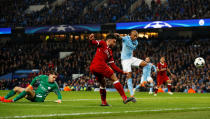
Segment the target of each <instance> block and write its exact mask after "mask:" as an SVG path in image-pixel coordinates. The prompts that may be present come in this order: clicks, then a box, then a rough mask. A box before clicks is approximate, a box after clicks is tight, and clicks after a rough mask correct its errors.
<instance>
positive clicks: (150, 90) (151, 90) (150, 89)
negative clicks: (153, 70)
mask: <svg viewBox="0 0 210 119" xmlns="http://www.w3.org/2000/svg"><path fill="white" fill-rule="evenodd" d="M153 86H154V85H153V83H150V88H149V92H153Z"/></svg>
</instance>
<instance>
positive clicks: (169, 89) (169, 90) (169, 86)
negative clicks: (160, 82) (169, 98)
mask: <svg viewBox="0 0 210 119" xmlns="http://www.w3.org/2000/svg"><path fill="white" fill-rule="evenodd" d="M167 87H168V92H171V84H168V85H167Z"/></svg>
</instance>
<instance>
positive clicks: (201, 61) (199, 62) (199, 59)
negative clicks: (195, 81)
mask: <svg viewBox="0 0 210 119" xmlns="http://www.w3.org/2000/svg"><path fill="white" fill-rule="evenodd" d="M194 65H195V67H197V68H201V67H203V66H204V65H205V60H204V59H203V58H202V57H197V58H196V59H195V61H194Z"/></svg>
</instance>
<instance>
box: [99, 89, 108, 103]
mask: <svg viewBox="0 0 210 119" xmlns="http://www.w3.org/2000/svg"><path fill="white" fill-rule="evenodd" d="M100 95H101V101H102V104H103V105H106V104H107V102H106V89H105V88H103V87H100Z"/></svg>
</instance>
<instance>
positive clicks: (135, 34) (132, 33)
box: [130, 30, 138, 40]
mask: <svg viewBox="0 0 210 119" xmlns="http://www.w3.org/2000/svg"><path fill="white" fill-rule="evenodd" d="M130 37H131V40H136V39H137V38H138V32H137V31H136V30H132V31H131V33H130Z"/></svg>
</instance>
